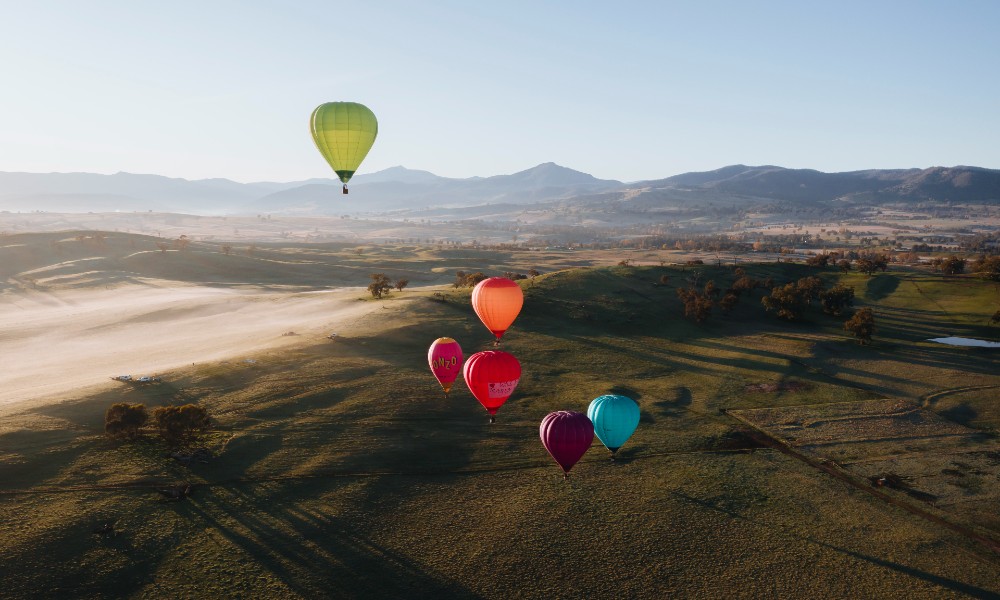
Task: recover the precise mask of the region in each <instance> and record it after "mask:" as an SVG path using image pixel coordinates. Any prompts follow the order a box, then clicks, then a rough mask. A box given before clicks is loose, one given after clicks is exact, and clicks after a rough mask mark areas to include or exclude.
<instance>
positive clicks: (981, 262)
mask: <svg viewBox="0 0 1000 600" xmlns="http://www.w3.org/2000/svg"><path fill="white" fill-rule="evenodd" d="M972 271H973V273H975V274H976V275H978V276H979V277H982V278H983V279H986V280H989V281H1000V256H980V257H979V258H977V259H976V261H975V262H973V263H972Z"/></svg>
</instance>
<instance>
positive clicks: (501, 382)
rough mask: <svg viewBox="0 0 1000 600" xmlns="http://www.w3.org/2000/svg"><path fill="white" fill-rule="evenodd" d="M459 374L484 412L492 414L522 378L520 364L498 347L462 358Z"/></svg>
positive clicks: (495, 412) (508, 396)
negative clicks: (460, 372) (466, 358)
mask: <svg viewBox="0 0 1000 600" xmlns="http://www.w3.org/2000/svg"><path fill="white" fill-rule="evenodd" d="M462 375H463V376H464V377H465V385H467V386H469V390H470V391H471V392H472V395H473V396H475V397H476V400H479V403H480V404H482V405H483V407H484V408H485V409H486V412H488V413H490V415H495V414H497V409H499V408H500V407H501V406H502V405H503V403H504V402H506V401H507V398H510V395H511V394H513V393H514V388H516V387H517V382H518V381H520V379H521V363H519V362H518V361H517V359H516V358H514V356H513V355H511V354H508V353H506V352H502V351H500V350H487V351H486V352H476V353H475V354H473V355H472V356H470V357H469V360H467V361H465V366H464V367H462ZM491 421H492V419H491Z"/></svg>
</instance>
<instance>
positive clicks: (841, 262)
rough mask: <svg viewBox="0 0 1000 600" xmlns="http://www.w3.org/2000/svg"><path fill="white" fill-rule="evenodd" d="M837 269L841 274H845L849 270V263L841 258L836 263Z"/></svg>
mask: <svg viewBox="0 0 1000 600" xmlns="http://www.w3.org/2000/svg"><path fill="white" fill-rule="evenodd" d="M837 268H838V269H840V272H841V273H847V272H848V271H850V270H851V261H849V260H847V259H846V258H842V259H840V260H838V261H837Z"/></svg>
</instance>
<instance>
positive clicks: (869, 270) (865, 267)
mask: <svg viewBox="0 0 1000 600" xmlns="http://www.w3.org/2000/svg"><path fill="white" fill-rule="evenodd" d="M854 268H855V269H857V270H858V271H860V272H862V273H864V274H865V275H868V276H869V277H871V276H872V275H874V274H875V271H882V272H883V273H884V272H885V270H886V269H888V268H889V257H888V256H886V255H885V254H865V255H863V256H860V257H859V258H858V259H857V260H856V261H854Z"/></svg>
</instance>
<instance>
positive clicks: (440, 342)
mask: <svg viewBox="0 0 1000 600" xmlns="http://www.w3.org/2000/svg"><path fill="white" fill-rule="evenodd" d="M427 362H428V363H429V364H430V366H431V372H432V373H434V377H437V380H438V383H440V384H441V387H442V388H444V395H445V397H446V398H447V397H448V392H450V391H451V386H452V384H454V383H455V378H457V377H458V374H459V373H461V372H462V348H461V346H459V345H458V342H456V341H455V340H453V339H451V338H449V337H442V338H438V339H436V340H434V343H433V344H431V347H430V349H428V350H427Z"/></svg>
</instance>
